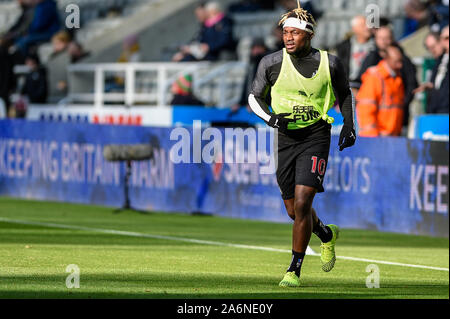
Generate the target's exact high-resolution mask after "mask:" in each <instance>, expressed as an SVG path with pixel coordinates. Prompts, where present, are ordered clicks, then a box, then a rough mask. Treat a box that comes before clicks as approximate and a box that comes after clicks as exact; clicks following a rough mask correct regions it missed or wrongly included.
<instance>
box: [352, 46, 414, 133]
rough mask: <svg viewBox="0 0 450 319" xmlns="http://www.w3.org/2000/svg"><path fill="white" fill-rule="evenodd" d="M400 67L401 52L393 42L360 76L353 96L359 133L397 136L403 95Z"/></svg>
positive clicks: (399, 130)
mask: <svg viewBox="0 0 450 319" xmlns="http://www.w3.org/2000/svg"><path fill="white" fill-rule="evenodd" d="M401 69H402V52H401V51H400V49H399V48H398V47H397V46H394V45H393V46H389V47H388V48H387V49H386V50H385V52H384V59H383V60H382V61H381V62H380V63H379V64H378V65H376V66H373V67H371V68H369V69H368V70H367V71H366V72H365V73H364V75H363V76H362V85H361V89H360V90H359V92H358V95H357V97H356V100H357V106H356V114H357V117H358V124H359V135H360V136H366V137H375V136H398V135H400V133H401V131H402V124H403V103H404V98H405V89H404V84H403V80H402V78H401V74H400V71H401Z"/></svg>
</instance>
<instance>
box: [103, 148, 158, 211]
mask: <svg viewBox="0 0 450 319" xmlns="http://www.w3.org/2000/svg"><path fill="white" fill-rule="evenodd" d="M103 157H104V158H105V159H106V160H107V161H109V162H125V175H124V181H123V184H124V197H125V202H124V204H123V206H122V207H121V208H118V209H116V210H114V213H119V212H121V211H124V210H133V211H136V212H140V213H146V212H144V211H141V210H138V209H135V208H133V207H132V206H131V204H130V196H129V188H130V185H129V184H130V177H131V172H132V161H145V160H150V159H152V158H153V147H152V146H151V145H150V144H136V145H114V144H112V145H106V146H105V147H104V148H103Z"/></svg>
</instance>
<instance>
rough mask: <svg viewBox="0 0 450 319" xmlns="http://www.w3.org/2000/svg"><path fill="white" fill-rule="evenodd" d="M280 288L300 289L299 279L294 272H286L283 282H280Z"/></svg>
mask: <svg viewBox="0 0 450 319" xmlns="http://www.w3.org/2000/svg"><path fill="white" fill-rule="evenodd" d="M279 286H280V287H300V278H299V277H297V275H296V274H295V271H290V272H287V273H286V274H285V275H284V277H283V280H282V281H280V284H279Z"/></svg>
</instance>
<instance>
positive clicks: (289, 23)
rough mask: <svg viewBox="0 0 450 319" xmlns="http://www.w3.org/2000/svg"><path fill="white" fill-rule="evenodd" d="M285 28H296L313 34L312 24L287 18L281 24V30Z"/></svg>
mask: <svg viewBox="0 0 450 319" xmlns="http://www.w3.org/2000/svg"><path fill="white" fill-rule="evenodd" d="M286 27H291V28H297V29H300V30H304V31H306V32H309V33H314V25H313V24H312V23H309V22H307V21H304V20H300V19H297V18H287V19H286V21H285V22H284V24H283V28H286Z"/></svg>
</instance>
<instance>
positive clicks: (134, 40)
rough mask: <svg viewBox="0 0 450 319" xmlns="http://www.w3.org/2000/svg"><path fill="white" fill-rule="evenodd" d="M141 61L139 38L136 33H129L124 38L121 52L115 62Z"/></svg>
mask: <svg viewBox="0 0 450 319" xmlns="http://www.w3.org/2000/svg"><path fill="white" fill-rule="evenodd" d="M140 61H141V53H140V47H139V39H138V36H137V35H136V34H130V35H129V36H127V37H126V38H125V40H124V41H123V45H122V53H121V54H120V57H119V59H118V60H117V62H119V63H137V62H140Z"/></svg>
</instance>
